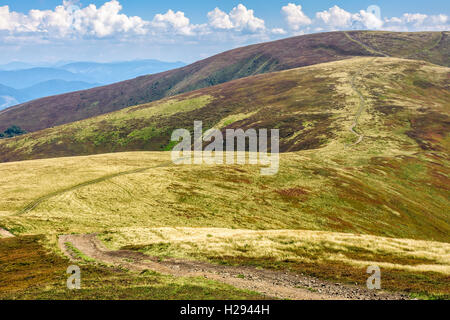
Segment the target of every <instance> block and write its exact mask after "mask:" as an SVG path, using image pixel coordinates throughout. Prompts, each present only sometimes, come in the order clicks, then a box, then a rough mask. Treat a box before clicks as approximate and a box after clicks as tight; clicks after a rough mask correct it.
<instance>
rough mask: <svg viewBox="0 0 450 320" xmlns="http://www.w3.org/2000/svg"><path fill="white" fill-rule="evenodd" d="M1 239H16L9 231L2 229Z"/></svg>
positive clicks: (0, 231)
mask: <svg viewBox="0 0 450 320" xmlns="http://www.w3.org/2000/svg"><path fill="white" fill-rule="evenodd" d="M0 238H14V235H13V234H12V233H11V232H9V231H8V230H5V229H2V228H0Z"/></svg>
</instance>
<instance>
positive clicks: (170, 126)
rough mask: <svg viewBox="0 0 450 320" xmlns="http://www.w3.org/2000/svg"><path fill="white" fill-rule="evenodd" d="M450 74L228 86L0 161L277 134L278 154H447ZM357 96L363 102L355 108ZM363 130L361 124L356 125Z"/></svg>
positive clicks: (80, 126)
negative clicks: (245, 132) (186, 137)
mask: <svg viewBox="0 0 450 320" xmlns="http://www.w3.org/2000/svg"><path fill="white" fill-rule="evenodd" d="M448 78H449V69H448V68H445V67H439V66H434V65H431V64H427V63H425V62H418V61H413V60H401V59H395V58H354V59H350V60H344V61H339V62H333V63H326V64H320V65H315V66H310V67H304V68H298V69H292V70H287V71H283V72H277V73H270V74H266V75H259V76H254V77H249V78H245V79H239V80H235V81H231V82H228V83H225V84H222V85H219V86H215V87H211V88H205V89H201V90H197V91H194V92H190V93H187V94H183V95H179V96H176V97H173V98H166V99H163V100H160V101H157V102H153V103H150V104H144V105H139V106H134V107H130V108H126V109H123V110H120V111H117V112H114V113H110V114H106V115H102V116H98V117H95V118H91V119H87V120H83V121H80V122H75V123H71V124H67V125H63V126H59V127H55V128H51V129H46V130H43V131H39V132H35V133H31V134H28V135H25V136H20V137H17V138H13V139H7V140H1V141H0V160H1V161H16V160H28V159H36V158H49V157H61V156H74V155H89V154H99V153H108V152H120V151H136V150H149V151H160V150H161V151H162V150H167V149H169V148H170V147H171V144H170V137H171V133H172V132H173V131H174V130H175V129H178V128H186V129H191V130H192V127H193V123H194V120H202V121H203V126H204V130H206V129H208V128H211V127H216V128H220V129H221V130H225V129H228V128H243V129H247V128H269V129H271V128H279V129H280V136H281V137H280V138H281V140H280V144H281V146H280V149H281V151H282V152H289V151H300V150H310V149H318V148H322V147H325V146H332V145H334V144H335V143H337V142H339V143H340V144H350V143H354V142H356V141H357V139H358V137H357V136H356V135H357V133H356V132H353V133H352V132H351V131H350V130H349V128H350V127H351V125H352V123H353V122H355V120H356V119H355V117H356V115H357V114H359V112H358V111H364V112H362V114H361V116H360V118H359V119H358V124H359V127H357V128H356V131H358V130H359V132H361V133H362V134H363V135H365V136H366V137H365V144H364V145H365V149H364V150H366V151H370V152H372V153H373V154H382V153H383V152H384V151H383V150H389V152H390V151H391V150H390V149H392V148H394V149H395V150H402V151H412V150H414V148H416V147H417V146H419V150H423V151H436V152H445V151H446V150H448V147H449V145H448V130H447V129H448V121H449V114H448V101H449V95H450V93H449V90H448ZM357 92H360V93H362V94H363V95H364V96H365V105H364V107H365V110H359V109H360V107H361V106H360V100H359V98H358V94H357ZM363 126H365V127H366V128H364V129H360V128H361V127H363Z"/></svg>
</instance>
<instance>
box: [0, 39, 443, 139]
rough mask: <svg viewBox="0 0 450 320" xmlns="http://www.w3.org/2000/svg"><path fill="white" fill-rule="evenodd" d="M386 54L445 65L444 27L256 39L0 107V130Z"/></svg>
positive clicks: (83, 116)
mask: <svg viewBox="0 0 450 320" xmlns="http://www.w3.org/2000/svg"><path fill="white" fill-rule="evenodd" d="M410 52H414V54H413V55H412V56H411V54H410ZM386 55H389V56H394V57H402V58H406V57H407V56H408V57H409V58H420V59H423V60H426V61H429V62H432V63H441V64H442V65H446V66H448V65H450V61H449V58H448V57H449V56H450V45H449V36H448V32H442V33H440V32H424V33H392V32H367V31H364V32H363V31H361V32H359V31H355V32H348V33H345V32H332V33H323V34H311V35H305V36H300V37H295V38H289V39H284V40H279V41H275V42H269V43H263V44H257V45H253V46H248V47H244V48H239V49H235V50H231V51H228V52H225V53H222V54H219V55H217V56H214V57H211V58H208V59H205V60H202V61H199V62H196V63H194V64H191V65H189V66H186V67H183V68H180V69H176V70H171V71H167V72H164V73H160V74H155V75H150V76H144V77H139V78H136V79H133V80H129V81H124V82H121V83H117V84H113V85H109V86H105V87H100V88H94V89H91V90H87V91H83V92H76V93H70V94H66V95H62V96H58V97H49V98H44V99H40V100H37V101H33V102H29V103H25V104H22V105H19V106H15V107H12V108H10V109H8V110H5V111H3V112H1V113H0V130H1V129H3V128H5V127H8V126H10V125H11V124H15V125H19V126H20V127H22V128H25V129H26V130H27V131H37V130H40V129H44V128H48V127H52V126H55V125H60V124H64V123H69V122H73V121H77V120H81V119H86V118H90V117H93V116H96V115H99V114H104V113H108V112H111V111H115V110H119V109H122V108H125V107H128V106H133V105H136V104H141V103H147V102H150V101H155V100H159V99H162V98H164V97H167V96H173V95H176V94H179V93H183V92H189V91H192V90H195V89H198V88H204V87H208V86H212V85H216V84H220V83H224V82H227V81H230V80H233V79H238V78H243V77H247V76H251V75H256V74H262V73H268V72H273V71H280V70H286V69H291V68H296V67H301V66H307V65H312V64H316V63H323V62H329V61H337V60H342V59H348V58H351V57H355V56H386Z"/></svg>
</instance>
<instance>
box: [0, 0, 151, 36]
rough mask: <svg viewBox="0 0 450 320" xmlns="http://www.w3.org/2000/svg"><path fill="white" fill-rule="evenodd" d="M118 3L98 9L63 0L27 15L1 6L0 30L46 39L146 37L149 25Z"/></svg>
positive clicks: (110, 2)
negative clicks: (42, 36) (52, 6)
mask: <svg viewBox="0 0 450 320" xmlns="http://www.w3.org/2000/svg"><path fill="white" fill-rule="evenodd" d="M121 10H122V6H121V4H120V3H119V2H118V1H117V0H111V1H109V2H106V3H104V4H103V5H102V6H101V7H99V8H97V7H96V6H95V5H93V4H90V5H89V6H87V7H85V8H82V9H80V8H77V9H75V7H74V6H73V5H72V2H67V1H64V3H63V5H60V6H57V7H56V8H55V9H54V10H30V12H29V13H28V15H26V14H22V13H17V12H11V11H10V10H9V7H8V6H3V7H0V30H3V31H5V30H6V31H9V32H11V33H15V34H17V33H30V32H34V33H41V34H45V35H46V36H48V37H64V36H67V35H70V34H71V35H80V36H93V37H98V38H102V37H107V36H111V35H114V34H120V33H122V34H123V33H134V34H145V33H146V26H147V24H148V22H146V21H144V20H143V19H141V18H140V17H129V16H127V15H125V14H121V13H120V11H121Z"/></svg>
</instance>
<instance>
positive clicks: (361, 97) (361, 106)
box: [349, 58, 376, 146]
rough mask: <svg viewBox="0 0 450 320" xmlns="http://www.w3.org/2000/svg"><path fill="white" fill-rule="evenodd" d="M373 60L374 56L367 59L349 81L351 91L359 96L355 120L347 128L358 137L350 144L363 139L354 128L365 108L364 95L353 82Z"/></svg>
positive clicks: (362, 135)
mask: <svg viewBox="0 0 450 320" xmlns="http://www.w3.org/2000/svg"><path fill="white" fill-rule="evenodd" d="M375 60H376V58H374V59H372V60H371V61H369V62H368V63H367V64H366V65H365V66H364V67H363V68H361V69H360V70H359V71H358V72H357V73H355V74H354V75H353V77H352V79H351V81H350V84H351V87H352V89H353V91H354V92H356V94H357V95H358V97H359V108H358V111H357V112H356V114H355V120H354V121H353V123H352V125H351V126H350V128H349V130H350V132H351V133H353V134H354V135H355V136H357V137H358V140H357V141H356V142H355V143H353V144H351V145H352V146H355V145H358V144H360V143H361V142H362V141H363V139H364V134H359V133H358V132H356V131H355V128H356V127H357V126H358V122H359V119H360V118H361V115H362V113H363V112H364V111H365V110H366V100H365V99H364V95H363V94H362V93H361V91H360V90H359V89H358V88H357V86H356V84H355V82H356V78H357V77H358V76H360V75H361V74H362V73H363V72H364V70H365V69H366V68H367V67H368V66H369V65H370V64H371V63H373V62H374V61H375Z"/></svg>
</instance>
